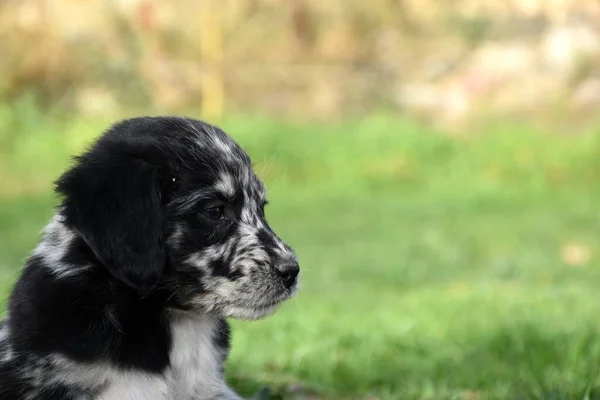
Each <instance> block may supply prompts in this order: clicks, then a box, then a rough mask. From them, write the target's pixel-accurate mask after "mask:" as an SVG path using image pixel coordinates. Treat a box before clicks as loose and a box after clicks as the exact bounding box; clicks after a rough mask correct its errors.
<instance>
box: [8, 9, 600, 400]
mask: <svg viewBox="0 0 600 400" xmlns="http://www.w3.org/2000/svg"><path fill="white" fill-rule="evenodd" d="M599 110H600V2H598V1H597V0H577V1H575V0H572V1H569V0H510V1H492V0H488V1H475V0H454V1H442V0H372V1H370V2H367V1H360V0H328V1H317V0H286V1H282V0H4V1H1V2H0V299H1V300H2V303H0V304H5V303H4V301H5V299H6V297H7V296H8V294H9V290H10V287H11V285H12V283H13V282H14V280H15V279H16V277H17V275H18V273H19V269H20V267H21V265H22V263H23V260H24V259H25V257H26V256H27V255H28V253H29V252H30V251H31V250H32V248H33V246H34V245H35V243H36V241H37V239H38V234H39V231H40V230H41V228H42V227H43V226H44V224H45V223H46V221H47V220H48V218H49V217H50V216H51V215H52V213H53V211H54V208H53V207H54V206H55V205H56V204H57V199H56V198H55V197H54V195H53V194H52V187H53V181H54V180H55V179H56V178H57V177H58V175H59V174H60V173H61V171H62V170H63V169H64V168H66V167H67V166H68V165H69V163H70V157H71V156H73V155H75V154H77V153H78V152H80V151H82V150H83V149H84V148H85V147H86V145H87V144H89V143H90V141H92V140H93V139H94V138H95V137H97V136H98V135H99V134H100V133H101V132H102V131H103V130H105V129H106V128H107V127H108V126H109V125H110V124H111V123H113V122H114V121H115V120H117V119H120V118H125V117H130V116H135V115H156V114H177V115H187V116H190V117H195V118H201V119H205V120H207V121H209V122H211V123H214V124H217V125H219V126H221V127H222V128H223V129H225V130H226V131H227V132H228V133H229V134H230V135H231V136H233V137H234V138H235V139H236V140H237V141H238V142H239V143H240V144H242V146H243V147H245V148H246V149H247V150H248V152H249V153H250V155H251V157H252V158H253V160H254V162H255V164H256V170H257V172H258V173H259V175H260V176H261V177H262V178H263V179H264V180H265V182H266V183H267V186H268V188H269V190H270V192H269V196H270V200H271V205H270V206H269V210H268V217H269V219H270V220H271V222H272V225H273V226H274V228H275V230H276V231H277V232H279V233H280V234H281V236H282V237H283V238H284V239H286V241H287V242H288V243H290V244H291V245H292V246H293V247H294V248H295V249H296V250H297V252H298V254H299V257H300V262H301V266H302V271H303V276H302V289H301V291H300V293H299V295H298V297H297V298H296V299H295V300H294V301H291V302H290V303H289V304H286V305H285V306H284V307H283V308H282V309H281V310H280V312H278V313H277V314H276V315H275V316H274V317H272V318H270V319H267V320H264V321H259V322H253V323H241V322H234V325H235V328H236V329H235V331H234V347H233V352H232V355H231V359H230V361H229V372H228V379H229V381H230V382H231V384H232V385H233V386H234V387H235V388H236V389H237V390H239V391H240V392H241V393H243V394H245V395H249V394H252V393H254V392H256V391H257V390H258V389H259V388H261V387H269V388H271V390H272V393H273V397H274V398H277V397H279V398H286V399H287V398H290V399H308V398H310V399H326V398H327V399H413V398H414V399H465V400H467V399H468V400H476V399H477V400H479V399H503V398H506V399H517V398H518V399H529V398H536V399H592V398H595V399H599V398H600V387H599V373H600V339H599V338H598V329H599V328H600V322H599V320H598V315H599V313H600V293H599V292H598V290H597V288H598V287H599V286H600V261H599V254H598V251H600V212H599V209H598V203H599V201H600V188H599V187H598V183H599V182H600V129H599V127H600V115H599V113H598V111H599Z"/></svg>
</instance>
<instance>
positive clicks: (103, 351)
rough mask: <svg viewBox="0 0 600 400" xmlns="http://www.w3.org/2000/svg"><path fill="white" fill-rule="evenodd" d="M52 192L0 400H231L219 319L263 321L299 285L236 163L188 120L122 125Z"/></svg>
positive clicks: (8, 348) (12, 308) (22, 285)
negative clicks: (55, 201) (53, 201)
mask: <svg viewBox="0 0 600 400" xmlns="http://www.w3.org/2000/svg"><path fill="white" fill-rule="evenodd" d="M57 192H58V193H59V194H60V195H61V196H62V199H63V201H62V203H61V205H60V206H59V208H58V210H57V213H56V215H55V216H54V218H53V219H52V220H51V221H50V223H49V224H48V225H47V226H46V228H45V230H44V235H43V238H42V240H41V242H40V243H39V245H38V247H37V248H36V249H35V251H34V252H33V253H32V255H31V256H30V257H29V258H28V260H27V262H26V265H25V267H24V269H23V271H22V273H21V276H20V278H19V280H18V281H17V283H16V285H15V287H14V290H13V292H12V294H11V297H10V300H9V305H8V312H7V314H6V316H5V318H4V320H3V321H2V322H1V323H0V399H3V400H34V399H35V400H58V399H61V400H62V399H65V400H200V399H221V400H234V399H239V397H238V396H237V395H236V394H235V393H234V392H233V391H232V390H230V389H229V388H228V387H227V385H226V383H225V380H224V371H223V370H224V363H225V360H226V357H227V353H228V350H229V327H228V324H227V322H226V321H225V319H226V318H228V317H232V318H240V319H249V320H253V319H258V318H262V317H265V316H267V315H269V314H271V313H273V312H274V311H275V310H276V308H277V307H278V306H279V305H280V304H281V303H282V302H283V301H284V300H286V299H288V298H290V297H292V296H293V295H294V294H295V293H296V291H297V288H298V278H297V275H298V272H299V268H298V263H297V259H296V256H295V255H294V253H293V251H292V250H291V249H290V248H289V247H288V246H287V245H286V244H284V242H283V241H281V239H279V238H278V237H277V235H276V234H275V233H274V232H273V231H272V230H271V228H270V227H269V225H268V224H267V221H266V219H265V212H264V206H265V204H266V194H265V189H264V186H263V184H262V183H261V181H260V180H259V179H258V178H257V176H256V175H255V174H254V173H253V171H252V167H251V162H250V159H249V157H248V155H247V154H246V153H245V152H244V151H243V150H242V149H241V148H240V147H239V146H238V145H237V144H236V143H235V142H234V141H233V140H232V139H231V138H230V137H229V136H228V135H227V134H225V133H224V132H223V131H222V130H220V129H218V128H217V127H214V126H211V125H208V124H206V123H203V122H201V121H198V120H193V119H188V118H176V117H142V118H133V119H129V120H125V121H122V122H119V123H117V124H116V125H114V126H112V127H111V128H110V129H109V130H108V131H107V132H106V133H105V134H104V135H103V136H101V137H100V139H99V140H98V141H97V142H96V143H95V144H94V145H93V146H92V147H91V148H90V149H89V151H87V152H86V153H85V154H83V155H82V156H81V157H78V158H77V159H76V163H75V165H74V166H73V168H71V169H70V170H69V171H67V172H66V173H65V174H64V175H63V176H62V177H60V179H59V180H58V181H57Z"/></svg>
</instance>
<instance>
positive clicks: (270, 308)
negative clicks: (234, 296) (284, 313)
mask: <svg viewBox="0 0 600 400" xmlns="http://www.w3.org/2000/svg"><path fill="white" fill-rule="evenodd" d="M280 305H281V302H278V303H275V304H270V305H265V306H253V307H245V306H238V305H229V306H227V307H224V308H223V316H224V317H226V318H234V319H240V320H245V321H256V320H259V319H263V318H266V317H268V316H270V315H272V314H274V313H275V311H277V309H278V308H279V306H280Z"/></svg>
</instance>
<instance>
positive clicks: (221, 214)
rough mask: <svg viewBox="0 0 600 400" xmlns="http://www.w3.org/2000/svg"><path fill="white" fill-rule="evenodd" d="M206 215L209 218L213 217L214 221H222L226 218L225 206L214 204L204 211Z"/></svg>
mask: <svg viewBox="0 0 600 400" xmlns="http://www.w3.org/2000/svg"><path fill="white" fill-rule="evenodd" d="M203 214H204V216H205V217H206V218H208V219H212V220H214V221H220V220H222V219H223V218H225V207H224V206H214V207H210V208H207V209H206V210H204V212H203Z"/></svg>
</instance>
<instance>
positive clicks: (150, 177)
mask: <svg viewBox="0 0 600 400" xmlns="http://www.w3.org/2000/svg"><path fill="white" fill-rule="evenodd" d="M109 147H110V146H109ZM102 150H103V151H98V149H96V151H95V150H92V151H91V152H90V153H88V154H86V155H84V156H83V157H80V158H79V159H78V163H77V165H76V166H75V167H73V168H72V169H71V170H70V171H68V172H66V173H65V174H64V175H63V176H62V177H61V178H60V179H59V180H58V181H57V192H59V193H61V194H62V195H63V196H64V200H63V204H62V213H63V215H64V216H65V217H66V223H67V225H69V226H71V227H72V228H74V229H75V230H76V231H77V232H78V233H80V234H81V235H82V236H83V238H84V240H85V241H86V242H87V244H88V245H89V246H90V247H91V248H92V250H93V251H94V253H95V255H96V256H97V257H98V259H99V260H100V261H101V262H102V263H103V264H104V265H105V266H106V267H107V268H108V270H109V271H110V273H111V274H112V275H113V276H114V277H116V278H117V279H119V280H120V281H122V282H124V283H126V284H127V285H129V286H131V287H133V288H135V289H136V290H138V292H141V293H146V292H148V291H150V290H152V289H153V288H154V287H155V286H156V285H157V283H158V281H159V279H160V276H161V274H162V272H163V269H164V266H165V250H164V248H163V242H162V229H163V218H164V217H163V209H162V205H161V195H160V180H159V179H160V178H159V172H158V168H157V167H156V166H154V165H152V164H151V163H149V162H147V161H144V160H142V159H141V158H139V157H136V156H134V155H131V154H129V155H128V154H126V153H124V152H123V149H115V148H113V151H110V152H108V151H106V150H108V149H107V148H104V149H102Z"/></svg>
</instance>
